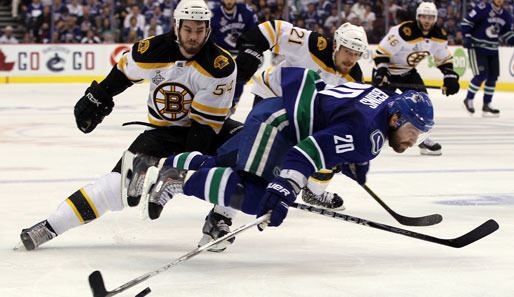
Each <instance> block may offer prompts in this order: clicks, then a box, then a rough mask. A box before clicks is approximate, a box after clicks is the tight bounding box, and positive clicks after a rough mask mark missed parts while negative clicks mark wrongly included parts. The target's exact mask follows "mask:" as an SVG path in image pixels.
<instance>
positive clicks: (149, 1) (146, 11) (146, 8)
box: [141, 0, 159, 23]
mask: <svg viewBox="0 0 514 297" xmlns="http://www.w3.org/2000/svg"><path fill="white" fill-rule="evenodd" d="M156 6H159V3H157V2H156V1H154V0H146V1H145V4H144V5H143V9H141V14H143V15H144V16H145V20H146V22H147V23H148V22H149V21H150V19H151V18H152V16H153V12H154V8H155V7H156Z"/></svg>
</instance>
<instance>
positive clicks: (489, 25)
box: [461, 2, 514, 54]
mask: <svg viewBox="0 0 514 297" xmlns="http://www.w3.org/2000/svg"><path fill="white" fill-rule="evenodd" d="M461 28H462V35H464V36H467V37H470V38H471V39H472V44H473V47H474V48H475V50H477V52H479V53H483V54H498V46H499V44H500V41H503V42H505V43H507V44H510V45H513V44H514V32H513V31H512V16H511V14H510V12H508V11H506V10H505V9H503V8H501V9H500V10H496V9H495V8H494V7H493V6H492V5H491V3H483V2H481V3H479V4H477V5H476V6H475V7H474V8H473V10H472V11H471V12H470V13H469V14H468V15H467V16H466V17H465V18H464V19H463V20H462V23H461Z"/></svg>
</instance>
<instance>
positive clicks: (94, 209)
mask: <svg viewBox="0 0 514 297" xmlns="http://www.w3.org/2000/svg"><path fill="white" fill-rule="evenodd" d="M174 20H175V24H174V27H173V29H172V30H171V31H170V32H167V33H165V34H162V35H159V36H156V37H151V38H148V39H145V40H141V41H139V42H137V43H135V44H134V46H133V47H132V50H131V51H130V52H127V53H124V54H123V56H122V58H121V59H120V61H119V62H118V64H117V65H116V66H115V67H114V68H113V69H112V70H111V72H110V73H109V74H108V75H107V77H106V78H105V79H104V80H102V81H101V82H100V83H97V82H96V81H93V83H92V84H91V86H90V87H89V88H87V90H86V91H85V95H84V96H83V97H82V98H80V100H79V101H78V102H77V104H76V105H75V110H74V113H75V119H76V123H77V127H78V128H79V129H80V130H81V131H82V132H84V133H90V132H92V131H93V130H94V129H95V128H96V127H97V125H99V124H100V123H101V122H102V120H103V119H104V117H106V116H108V115H109V114H110V113H111V111H112V110H113V108H114V100H113V97H114V96H116V95H117V94H119V93H121V92H123V91H125V90H126V89H127V88H128V87H130V86H131V85H132V84H134V83H140V82H143V81H145V80H146V81H149V83H150V84H149V95H148V98H141V100H142V102H147V105H148V121H149V123H146V125H147V126H150V129H147V130H145V131H144V132H143V133H141V134H140V135H139V136H138V137H137V138H136V139H135V140H134V142H132V144H131V145H130V146H129V148H128V152H129V153H130V154H136V153H144V154H146V155H150V156H153V157H154V158H153V159H149V160H147V161H148V162H150V163H151V162H154V161H155V160H158V159H159V158H161V157H166V156H169V155H170V154H174V153H179V152H185V151H195V150H199V151H202V152H205V153H212V152H213V151H214V150H215V149H216V147H217V146H219V145H220V144H221V143H223V142H224V140H225V139H221V140H220V138H222V137H221V135H223V136H226V137H227V138H229V137H230V135H229V134H230V133H225V131H232V130H233V129H231V127H230V123H225V120H226V118H227V116H228V115H229V112H230V108H231V106H232V100H233V88H234V85H235V82H236V75H237V71H236V65H235V61H234V60H233V58H232V56H231V55H230V54H229V53H228V52H226V51H224V50H223V49H221V48H220V47H218V46H217V45H216V44H214V43H213V42H212V41H211V40H210V39H209V34H210V30H211V29H210V20H211V11H210V10H209V9H208V7H207V5H206V4H205V2H204V1H203V0H187V1H186V0H183V1H182V2H180V3H179V4H178V5H177V7H176V9H175V11H174ZM128 159H130V158H128ZM121 165H122V164H121V160H120V161H119V162H118V163H117V164H116V165H115V166H114V169H112V171H111V172H110V173H108V174H106V175H104V176H102V177H100V178H99V179H98V180H97V181H95V182H94V183H92V184H88V185H85V186H83V187H82V188H80V189H79V190H77V191H76V192H75V193H73V194H71V195H70V196H68V198H67V199H65V200H64V201H63V202H62V203H61V204H60V205H59V206H58V208H57V210H56V211H55V212H54V213H52V214H51V215H50V216H49V217H48V218H47V219H46V220H44V221H42V222H40V223H37V224H36V225H34V226H32V227H30V228H26V229H23V230H22V232H21V234H20V237H21V240H22V243H23V245H24V246H25V248H26V249H27V250H33V249H35V248H37V247H38V246H40V245H41V244H43V243H45V242H47V241H49V240H51V239H52V238H54V237H56V236H57V235H61V234H62V233H64V232H66V231H67V230H69V229H71V228H74V227H77V226H80V225H83V224H87V223H89V222H91V221H93V220H95V219H97V218H99V217H100V216H102V215H103V214H104V213H105V212H107V211H120V210H122V209H123V208H124V207H126V206H136V205H137V204H138V202H139V198H138V196H137V192H138V189H135V192H134V193H132V194H133V195H132V196H131V197H121V196H122V194H121V193H122V188H123V186H122V184H123V181H122V178H121V174H120V173H121V167H122V166H121ZM124 174H130V173H128V172H125V173H124ZM123 196H124V195H123ZM160 210H162V208H161V209H155V210H153V211H154V212H160ZM152 215H154V216H155V214H152ZM226 223H227V222H225V226H226ZM228 223H229V222H228ZM227 228H228V227H227Z"/></svg>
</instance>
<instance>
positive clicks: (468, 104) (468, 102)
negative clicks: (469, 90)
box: [464, 98, 475, 116]
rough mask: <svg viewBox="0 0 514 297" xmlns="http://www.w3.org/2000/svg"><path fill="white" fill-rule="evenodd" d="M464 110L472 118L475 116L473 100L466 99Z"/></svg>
mask: <svg viewBox="0 0 514 297" xmlns="http://www.w3.org/2000/svg"><path fill="white" fill-rule="evenodd" d="M464 108H465V109H466V111H467V112H468V113H469V115H470V116H473V114H474V113H475V108H474V107H473V100H471V99H468V98H466V99H464Z"/></svg>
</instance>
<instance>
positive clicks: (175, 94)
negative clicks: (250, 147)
mask: <svg viewBox="0 0 514 297" xmlns="http://www.w3.org/2000/svg"><path fill="white" fill-rule="evenodd" d="M174 38H175V37H174V34H173V33H172V32H168V33H165V34H162V35H159V36H156V37H150V38H148V39H144V40H141V41H139V42H137V43H135V44H134V45H133V47H132V50H131V51H130V52H128V53H125V54H124V55H123V56H122V58H121V59H120V61H119V62H118V65H117V67H118V69H119V70H121V71H122V72H123V73H124V74H125V75H126V76H127V78H128V79H129V80H131V81H132V82H134V83H140V82H143V81H144V80H147V81H149V82H150V92H149V94H148V120H149V121H150V123H152V124H154V125H157V126H184V127H188V126H190V125H191V121H192V120H194V121H196V122H199V123H202V124H206V125H209V126H210V127H211V128H212V129H214V131H216V132H219V130H220V129H221V127H222V125H223V122H224V120H225V119H226V118H227V116H228V115H229V111H230V107H231V106H232V100H233V97H234V87H235V85H234V83H235V80H236V75H237V73H236V66H235V61H234V60H233V58H232V56H231V55H230V54H229V53H228V52H226V51H225V50H223V49H221V48H220V47H218V46H217V45H216V44H214V43H213V42H211V41H210V40H209V41H207V42H206V44H205V45H204V46H203V48H202V49H201V51H200V52H199V53H198V54H196V55H195V56H194V57H192V58H191V59H187V58H185V57H184V56H183V55H182V54H181V53H180V50H179V46H178V44H177V43H176V42H175V40H174Z"/></svg>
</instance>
